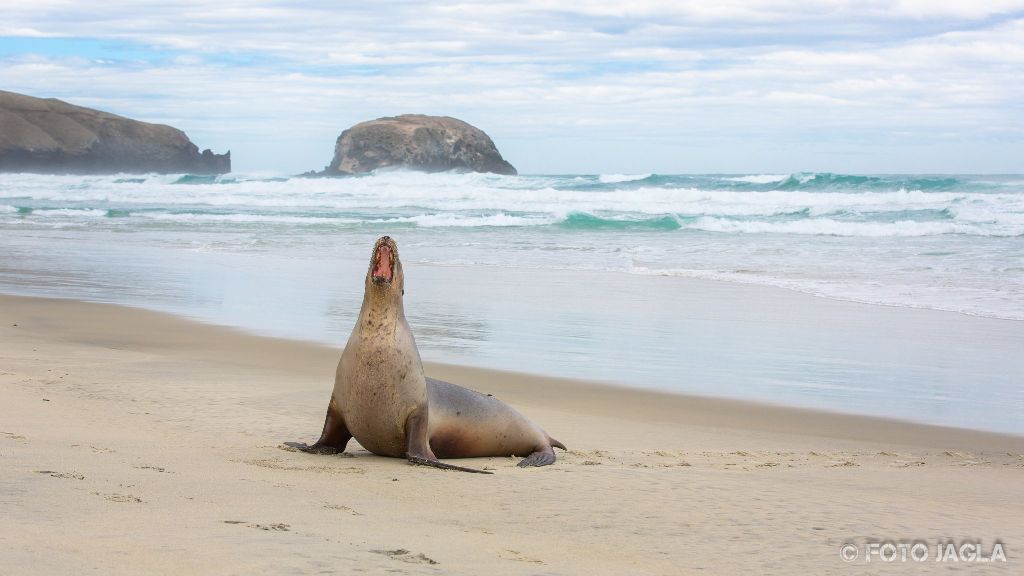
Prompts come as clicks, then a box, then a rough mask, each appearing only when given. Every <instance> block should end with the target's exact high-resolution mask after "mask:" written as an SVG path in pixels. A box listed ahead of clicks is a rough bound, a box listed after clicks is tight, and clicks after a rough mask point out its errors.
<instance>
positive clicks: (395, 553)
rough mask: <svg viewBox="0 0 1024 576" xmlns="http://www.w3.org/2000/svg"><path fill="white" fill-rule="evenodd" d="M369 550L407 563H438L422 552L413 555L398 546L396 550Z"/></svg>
mask: <svg viewBox="0 0 1024 576" xmlns="http://www.w3.org/2000/svg"><path fill="white" fill-rule="evenodd" d="M370 552H373V553H374V554H383V555H384V556H387V557H388V558H393V559H395V560H401V561H402V562H408V563H409V564H431V565H433V564H438V561H437V560H434V559H433V558H428V557H427V556H426V555H424V554H423V553H422V552H420V553H419V554H415V555H414V554H413V553H412V552H409V551H408V550H406V549H405V548H398V549H397V550H370Z"/></svg>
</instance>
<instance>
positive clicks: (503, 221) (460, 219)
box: [384, 214, 556, 228]
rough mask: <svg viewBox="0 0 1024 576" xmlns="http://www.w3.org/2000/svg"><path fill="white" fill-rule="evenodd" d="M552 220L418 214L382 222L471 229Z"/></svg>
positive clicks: (523, 224) (540, 223) (497, 215)
mask: <svg viewBox="0 0 1024 576" xmlns="http://www.w3.org/2000/svg"><path fill="white" fill-rule="evenodd" d="M555 221H556V220H555V219H554V218H531V217H525V216H510V215H508V214H492V215H489V216H463V215H458V214H420V215H417V216H403V217H399V218H389V219H386V220H384V222H387V223H393V224H404V223H412V224H416V225H417V226H420V227H422V228H442V227H453V228H472V227H483V226H541V225H545V224H552V223H554V222H555Z"/></svg>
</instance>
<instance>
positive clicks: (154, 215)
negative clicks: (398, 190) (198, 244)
mask: <svg viewBox="0 0 1024 576" xmlns="http://www.w3.org/2000/svg"><path fill="white" fill-rule="evenodd" d="M139 216H140V217H142V218H148V219H151V220H161V221H164V222H182V223H196V222H234V223H266V224H356V223H359V222H362V220H357V219H354V218H325V217H320V216H290V215H281V214H275V215H268V214H180V213H172V212H144V213H141V214H139Z"/></svg>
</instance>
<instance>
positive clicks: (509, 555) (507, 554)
mask: <svg viewBox="0 0 1024 576" xmlns="http://www.w3.org/2000/svg"><path fill="white" fill-rule="evenodd" d="M498 557H500V558H502V559H504V560H514V561H516V562H527V563H529V564H543V563H544V561H543V560H537V559H536V558H530V557H529V556H524V555H523V553H522V552H520V551H518V550H512V549H506V550H502V551H501V552H499V553H498Z"/></svg>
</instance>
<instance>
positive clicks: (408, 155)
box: [324, 114, 516, 175]
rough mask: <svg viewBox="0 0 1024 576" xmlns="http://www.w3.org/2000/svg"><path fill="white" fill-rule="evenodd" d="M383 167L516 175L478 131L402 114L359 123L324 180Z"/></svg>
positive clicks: (450, 120) (344, 139)
mask: <svg viewBox="0 0 1024 576" xmlns="http://www.w3.org/2000/svg"><path fill="white" fill-rule="evenodd" d="M387 167H395V168H408V169H411V170H421V171H424V172H443V171H447V170H466V171H472V172H494V173H496V174H515V173H516V169H515V168H513V167H512V165H511V164H509V163H508V162H506V161H505V159H504V158H502V157H501V154H500V153H499V152H498V149H497V148H495V146H494V142H492V141H491V139H490V138H489V137H488V136H487V134H484V133H483V131H482V130H480V129H478V128H475V127H473V126H471V125H469V124H467V123H465V122H463V121H462V120H457V119H455V118H449V117H447V116H424V115H420V114H405V115H402V116H395V117H391V118H379V119H377V120H370V121H369V122H362V123H360V124H356V125H355V126H353V127H351V128H349V129H348V130H345V131H344V132H342V133H341V136H339V137H338V142H337V144H336V145H335V147H334V159H333V160H332V161H331V163H330V165H329V166H328V167H327V169H326V170H325V171H324V174H326V175H332V174H360V173H365V172H370V171H372V170H376V169H377V168H387Z"/></svg>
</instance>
